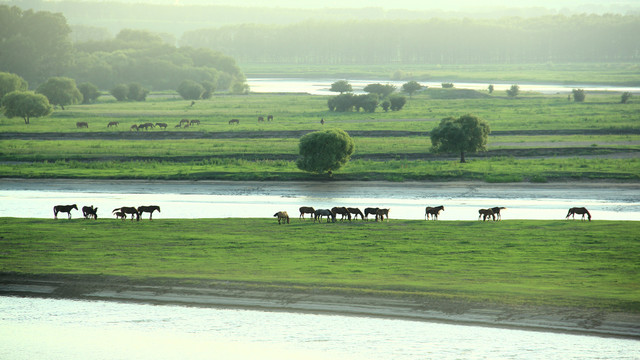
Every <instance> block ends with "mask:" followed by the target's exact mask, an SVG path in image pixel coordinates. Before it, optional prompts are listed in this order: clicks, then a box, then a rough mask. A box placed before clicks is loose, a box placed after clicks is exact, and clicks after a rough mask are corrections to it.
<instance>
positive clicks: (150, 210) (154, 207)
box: [138, 205, 160, 220]
mask: <svg viewBox="0 0 640 360" xmlns="http://www.w3.org/2000/svg"><path fill="white" fill-rule="evenodd" d="M156 210H158V212H160V206H158V205H149V206H138V213H139V214H140V216H142V213H145V212H148V213H149V220H153V219H152V218H151V217H152V216H153V212H154V211H156Z"/></svg>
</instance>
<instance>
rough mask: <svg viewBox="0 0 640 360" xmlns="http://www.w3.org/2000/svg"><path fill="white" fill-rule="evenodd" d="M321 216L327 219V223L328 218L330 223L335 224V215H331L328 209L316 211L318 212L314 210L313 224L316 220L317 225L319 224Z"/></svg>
mask: <svg viewBox="0 0 640 360" xmlns="http://www.w3.org/2000/svg"><path fill="white" fill-rule="evenodd" d="M323 216H326V217H327V222H329V218H331V222H336V214H335V213H333V212H332V211H331V210H329V209H318V210H316V211H315V212H314V213H313V222H316V220H318V223H321V222H322V217H323Z"/></svg>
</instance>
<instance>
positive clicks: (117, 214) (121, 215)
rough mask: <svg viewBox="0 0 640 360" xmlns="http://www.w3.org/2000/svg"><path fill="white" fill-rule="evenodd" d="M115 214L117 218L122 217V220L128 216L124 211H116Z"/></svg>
mask: <svg viewBox="0 0 640 360" xmlns="http://www.w3.org/2000/svg"><path fill="white" fill-rule="evenodd" d="M113 214H114V215H115V216H116V219H122V221H124V220H125V219H126V218H127V214H125V213H123V212H122V211H116V212H114V213H113Z"/></svg>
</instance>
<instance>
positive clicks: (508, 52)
mask: <svg viewBox="0 0 640 360" xmlns="http://www.w3.org/2000/svg"><path fill="white" fill-rule="evenodd" d="M637 34H640V16H637V15H575V16H571V17H566V16H543V17H537V18H506V19H501V20H478V19H430V20H424V21H405V20H402V21H401V20H395V21H359V22H353V21H349V22H304V23H297V24H292V25H285V26H273V25H258V24H245V25H234V26H224V27H220V28H215V29H202V30H195V31H190V32H187V33H185V34H184V35H183V37H182V39H181V41H180V45H181V46H192V47H206V48H210V49H214V50H217V51H221V52H223V53H226V54H229V55H231V56H233V57H234V58H235V59H236V60H238V61H239V62H246V63H308V64H391V63H405V64H416V63H428V64H495V63H497V64H511V63H544V62H617V61H621V62H622V61H624V62H626V61H638V60H640V37H638V36H637Z"/></svg>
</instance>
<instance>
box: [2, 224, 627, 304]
mask: <svg viewBox="0 0 640 360" xmlns="http://www.w3.org/2000/svg"><path fill="white" fill-rule="evenodd" d="M639 226H640V225H638V223H637V222H625V221H592V222H583V221H571V220H569V221H567V220H550V221H538V220H508V221H501V222H479V221H419V220H392V221H390V222H374V221H369V222H363V221H353V222H344V223H341V222H338V223H328V224H327V223H322V224H318V223H313V222H312V221H309V220H307V221H300V220H298V219H292V221H291V224H287V225H278V224H277V222H276V221H275V219H249V218H247V219H156V220H154V221H152V222H150V221H148V220H142V221H140V222H135V221H133V222H132V221H130V220H126V221H121V220H114V219H99V220H97V221H93V220H84V219H73V220H66V219H64V220H63V219H59V220H53V219H15V218H1V219H0V237H1V238H2V245H1V246H0V250H1V256H0V272H4V273H12V272H15V273H21V274H33V275H37V274H66V275H105V276H110V275H113V276H123V277H127V278H131V279H137V280H141V281H144V280H148V279H157V280H160V281H161V279H173V280H178V281H184V282H185V283H186V282H188V281H194V280H197V281H200V282H202V281H204V282H205V283H206V281H220V280H225V281H239V282H250V283H254V284H257V285H259V286H272V285H277V286H284V287H298V288H313V289H322V290H324V291H342V292H347V293H366V294H377V295H382V296H385V295H393V296H411V297H420V296H428V297H440V298H452V297H455V298H458V299H465V300H470V301H489V302H492V303H498V304H500V303H503V304H509V305H521V304H529V305H549V306H572V307H589V308H591V307H595V308H603V309H607V310H623V311H632V312H637V311H640V302H639V301H638V299H640V288H639V287H638V284H640V263H638V261H637V254H638V252H640V241H639V240H640V238H639V236H640V235H639V234H640V228H639Z"/></svg>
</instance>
